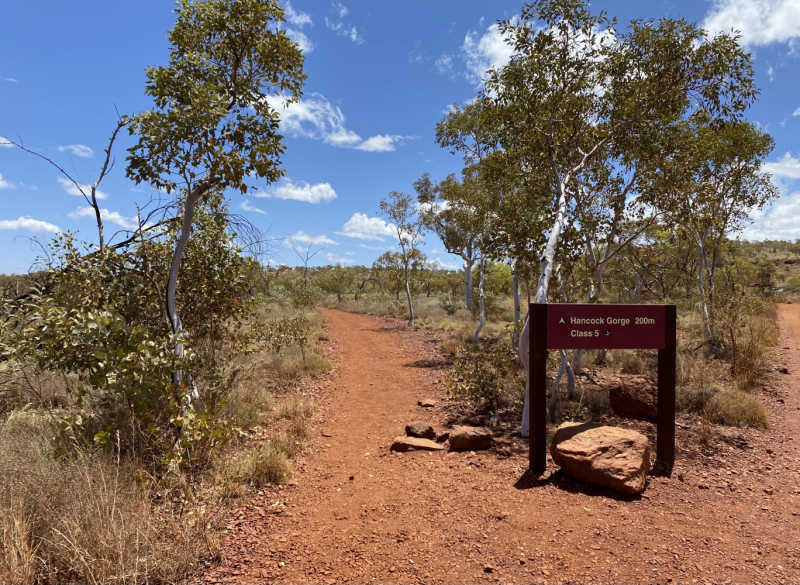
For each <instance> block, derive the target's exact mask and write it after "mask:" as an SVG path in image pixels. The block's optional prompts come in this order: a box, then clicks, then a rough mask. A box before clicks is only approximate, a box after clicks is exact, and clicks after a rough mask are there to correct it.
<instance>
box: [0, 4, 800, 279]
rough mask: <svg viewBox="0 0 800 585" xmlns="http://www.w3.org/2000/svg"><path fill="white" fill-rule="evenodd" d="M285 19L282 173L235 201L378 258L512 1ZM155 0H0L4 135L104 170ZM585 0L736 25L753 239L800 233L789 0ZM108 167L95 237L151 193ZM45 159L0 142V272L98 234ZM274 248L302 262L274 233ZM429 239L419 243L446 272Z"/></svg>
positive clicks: (162, 45) (495, 45)
mask: <svg viewBox="0 0 800 585" xmlns="http://www.w3.org/2000/svg"><path fill="white" fill-rule="evenodd" d="M284 6H285V7H287V16H288V21H289V22H287V24H286V29H287V31H289V32H290V34H291V35H292V36H293V38H294V39H295V40H296V41H297V42H298V43H299V44H300V45H301V46H302V48H303V49H304V52H305V55H306V73H307V75H308V79H307V83H306V86H305V90H304V96H303V99H302V101H301V102H300V104H299V105H297V106H293V107H292V108H291V109H290V110H286V111H285V112H284V113H283V120H282V124H283V131H284V134H285V136H286V138H285V144H286V147H287V150H286V154H285V155H284V157H283V163H284V167H285V169H286V178H285V179H284V180H283V181H281V182H280V183H278V184H275V185H270V186H267V185H264V186H263V189H262V191H261V192H260V194H261V195H262V197H253V196H249V197H244V196H241V195H239V194H232V195H231V209H232V210H234V211H236V212H238V213H241V214H242V215H245V216H246V217H247V218H248V219H250V220H251V221H252V222H253V223H255V224H256V225H257V226H259V227H260V228H262V229H264V230H267V229H268V230H269V234H270V235H271V236H273V237H275V238H282V237H284V236H288V235H291V234H294V235H295V238H296V240H297V241H298V242H300V243H304V244H306V245H307V244H309V243H316V244H318V245H324V246H325V249H324V250H322V252H321V253H320V254H319V255H318V256H317V257H316V259H315V260H317V261H318V262H317V263H319V264H327V263H331V262H337V261H340V262H343V263H353V262H354V263H357V264H367V265H369V264H371V263H372V261H373V260H374V259H375V258H376V257H377V256H378V255H379V254H381V253H382V252H383V251H385V250H387V249H389V248H390V246H391V244H392V238H391V235H389V232H388V230H387V227H386V225H385V224H384V223H382V222H381V221H380V220H379V219H377V218H376V217H375V212H376V211H377V209H378V202H379V200H380V199H381V198H382V197H385V196H386V195H387V194H388V193H389V192H390V191H392V190H398V191H406V192H413V191H412V188H411V183H412V182H413V181H414V180H416V179H417V178H418V177H419V176H420V175H421V174H422V173H423V172H426V171H427V172H429V173H430V174H431V175H432V177H433V178H434V179H441V178H444V177H445V176H446V175H447V174H448V173H451V172H458V171H459V169H460V166H461V159H460V157H457V156H452V155H450V154H449V152H447V151H446V150H443V149H440V148H438V147H437V146H436V144H435V142H434V132H435V125H436V123H437V122H438V121H439V120H441V118H442V117H443V116H444V112H445V110H446V108H447V107H448V105H450V104H453V103H463V102H465V101H467V100H469V99H471V98H472V97H473V96H474V95H475V92H476V90H477V87H478V85H479V83H480V79H481V75H482V72H483V71H485V70H486V69H487V68H489V67H490V66H493V65H495V66H497V65H502V64H503V63H504V60H505V59H507V57H508V50H507V48H506V47H505V45H504V44H503V43H502V40H501V39H500V38H499V37H498V35H497V32H496V26H495V24H494V23H495V21H496V20H498V19H502V18H508V17H511V16H513V15H515V14H518V13H519V11H520V8H521V6H522V3H521V2H519V1H513V2H512V1H507V0H495V1H493V2H491V3H489V2H477V1H467V0H436V1H430V0H428V1H425V2H423V1H420V0H409V1H407V2H366V1H361V2H355V1H347V2H344V3H338V2H335V3H331V2H329V1H328V2H321V1H320V2H317V1H311V0H294V1H293V2H292V3H291V4H288V3H284ZM172 8H173V5H172V4H171V3H170V2H168V1H166V0H158V1H156V0H137V2H124V3H123V2H108V1H107V0H81V1H80V2H64V1H63V0H26V1H25V2H4V3H3V8H2V19H0V136H7V137H9V138H13V139H17V138H21V139H22V140H23V141H24V143H25V145H26V146H28V147H29V148H32V149H35V150H36V151H37V152H39V153H41V154H42V155H44V156H47V157H49V158H52V159H53V160H54V161H55V162H57V163H58V164H59V165H61V166H62V167H63V168H64V169H65V170H67V171H69V172H70V173H71V174H72V175H73V176H74V177H76V178H78V179H79V180H80V181H81V182H83V183H89V182H92V181H93V180H94V179H95V178H96V176H97V173H98V171H99V168H100V166H101V165H102V150H103V149H104V148H105V147H106V145H107V143H108V137H109V135H110V133H111V131H112V130H113V127H114V124H115V120H116V113H115V107H116V108H117V109H118V110H119V111H120V112H121V113H134V112H137V111H140V110H143V109H147V108H148V107H149V106H150V104H149V101H148V99H147V98H146V97H145V96H144V93H143V87H144V79H145V78H144V68H145V67H146V66H148V65H157V64H163V63H164V62H165V61H166V59H167V55H168V43H167V40H166V33H167V31H168V30H169V29H170V27H171V26H172V24H173V21H174V14H173V13H172ZM593 8H594V9H596V10H598V9H603V10H606V11H607V12H608V13H609V14H611V15H616V16H617V17H618V18H619V21H620V23H621V24H622V23H625V22H627V21H628V20H630V19H632V18H658V17H660V16H673V17H678V16H680V17H684V18H686V19H688V20H692V21H696V22H700V23H702V24H703V25H704V26H706V27H707V28H709V29H711V30H730V29H731V28H736V29H739V30H741V31H742V34H743V42H744V43H745V44H746V46H747V47H748V48H749V50H750V51H752V52H753V55H754V64H755V71H756V80H757V84H758V86H759V87H760V88H761V90H762V94H761V98H760V100H759V102H758V103H757V104H756V105H755V106H754V107H753V108H752V110H751V111H750V113H749V118H750V119H751V120H753V121H756V122H758V123H759V124H760V125H761V126H762V127H763V128H765V129H766V130H767V131H768V132H770V133H771V134H772V136H773V137H774V139H775V141H776V143H777V147H776V149H775V151H774V152H773V153H772V155H771V156H770V157H769V160H770V164H769V165H768V170H770V171H771V172H772V173H773V174H774V175H775V177H776V182H777V183H778V184H779V185H780V187H781V192H782V196H781V199H780V200H779V201H778V202H777V203H776V204H775V205H774V206H773V208H772V209H770V210H768V211H766V212H765V213H761V214H758V216H757V217H755V223H754V224H753V225H752V226H751V227H749V228H748V229H747V230H746V232H745V236H746V237H748V238H750V239H764V238H773V239H779V238H780V239H792V240H793V239H795V238H800V160H798V159H800V132H799V131H800V92H798V89H799V88H800V84H798V79H800V0H716V1H713V2H705V1H691V2H689V1H685V2H663V3H659V2H647V3H643V2H620V1H616V2H612V1H598V2H595V3H594V5H593ZM130 143H131V142H130V139H129V138H128V137H127V136H123V137H122V139H120V140H119V141H118V142H117V144H116V147H115V150H114V152H115V154H116V156H117V161H118V162H117V166H116V167H115V168H114V170H113V172H112V173H111V175H110V176H108V177H107V178H106V179H105V181H104V182H103V184H102V186H101V190H102V191H103V194H104V195H106V198H105V199H103V201H102V205H103V208H104V209H105V210H106V211H105V213H106V224H107V227H106V231H107V233H109V232H110V233H113V232H114V231H115V230H117V229H124V228H126V227H130V226H131V225H132V222H133V221H134V220H133V218H134V217H135V215H136V204H137V203H138V204H140V205H144V204H146V203H147V202H148V200H149V198H150V193H149V191H147V190H146V189H145V190H138V189H141V188H140V187H139V188H137V187H136V186H135V185H134V184H133V183H132V182H130V181H128V180H127V179H125V176H124V174H125V173H124V157H125V150H126V148H127V147H128V146H129V145H130ZM60 177H61V176H60V174H59V173H58V171H57V170H55V169H53V168H52V167H51V166H50V165H48V164H47V163H45V162H44V161H41V160H40V159H38V158H36V157H34V156H32V155H30V154H26V153H24V152H21V151H18V150H17V149H15V148H10V147H3V146H2V145H0V200H2V206H1V207H0V247H1V248H2V250H3V253H2V254H1V255H0V272H4V273H11V272H24V271H26V270H27V269H28V267H29V266H30V264H31V262H32V261H33V260H34V258H35V256H36V252H35V251H34V250H32V249H31V246H30V242H29V240H28V238H30V237H31V236H40V237H45V238H47V237H49V236H51V235H52V234H53V233H54V231H55V230H62V231H67V230H71V231H79V234H80V236H81V237H84V238H86V239H89V240H91V239H92V238H93V237H94V223H93V219H92V217H90V216H87V215H86V211H85V207H86V204H85V202H84V201H83V199H82V198H81V197H78V196H75V195H74V194H70V191H74V188H73V189H70V188H69V185H67V184H65V183H64V181H63V177H61V180H60ZM276 249H277V253H278V256H279V258H278V260H279V261H284V262H287V263H290V264H296V257H294V256H293V253H292V252H291V251H289V250H287V249H286V248H285V247H284V246H283V245H282V244H281V243H280V242H278V243H277V248H276ZM441 250H442V246H441V244H440V243H439V242H438V241H436V240H435V238H434V237H433V236H429V237H428V243H427V245H426V246H425V248H424V251H425V252H426V253H427V254H428V256H429V257H430V258H431V259H439V260H441V261H442V262H443V263H445V265H447V266H450V267H453V268H455V267H456V266H457V265H458V264H459V262H457V260H456V258H455V257H452V256H448V255H447V254H443V253H441Z"/></svg>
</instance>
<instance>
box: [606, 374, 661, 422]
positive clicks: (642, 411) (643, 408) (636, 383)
mask: <svg viewBox="0 0 800 585" xmlns="http://www.w3.org/2000/svg"><path fill="white" fill-rule="evenodd" d="M608 391H609V394H610V398H611V409H612V410H613V411H614V412H615V413H616V414H619V415H622V416H643V417H645V418H656V417H657V416H658V383H657V382H656V381H655V380H653V379H652V378H645V377H643V376H631V377H623V378H617V379H615V380H613V381H612V382H611V383H610V384H609V386H608Z"/></svg>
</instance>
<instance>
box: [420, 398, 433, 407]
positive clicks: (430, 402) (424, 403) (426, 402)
mask: <svg viewBox="0 0 800 585" xmlns="http://www.w3.org/2000/svg"><path fill="white" fill-rule="evenodd" d="M417 404H418V405H419V406H421V407H422V408H433V407H434V406H436V401H435V400H433V399H431V398H426V399H424V400H418V401H417Z"/></svg>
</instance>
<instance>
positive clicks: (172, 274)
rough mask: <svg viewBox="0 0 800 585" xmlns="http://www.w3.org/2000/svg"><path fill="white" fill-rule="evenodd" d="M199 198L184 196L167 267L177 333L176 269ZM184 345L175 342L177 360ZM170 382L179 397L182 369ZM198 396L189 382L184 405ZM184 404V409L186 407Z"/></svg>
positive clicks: (171, 314) (179, 327)
mask: <svg viewBox="0 0 800 585" xmlns="http://www.w3.org/2000/svg"><path fill="white" fill-rule="evenodd" d="M198 199H199V195H198V194H197V193H194V192H190V193H188V194H187V196H186V204H185V206H184V210H183V220H182V222H181V233H180V236H179V237H178V242H177V243H176V244H175V251H174V252H173V254H172V262H171V263H170V267H169V280H168V281H167V316H168V317H169V322H170V325H171V326H172V332H173V333H174V334H178V333H180V332H181V331H182V330H183V327H182V325H181V318H180V316H179V315H178V309H177V307H176V305H175V292H176V289H177V286H178V271H179V270H180V267H181V258H182V257H183V252H184V250H185V249H186V244H187V243H188V241H189V236H191V234H192V223H193V221H194V206H195V204H196V203H197V200H198ZM183 354H184V347H183V343H181V342H180V341H179V342H177V343H176V344H175V357H176V358H178V360H181V359H182V358H183ZM172 383H173V384H174V387H175V395H176V397H177V398H178V399H180V394H181V392H182V391H183V370H182V369H181V368H180V367H178V368H176V369H175V371H174V373H173V374H172ZM198 398H199V396H198V394H197V388H196V387H195V386H194V385H193V384H190V386H189V392H188V394H187V401H186V406H188V405H190V404H191V403H192V402H193V401H195V400H197V399H198ZM186 406H184V410H185V409H186Z"/></svg>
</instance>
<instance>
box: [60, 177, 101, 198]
mask: <svg viewBox="0 0 800 585" xmlns="http://www.w3.org/2000/svg"><path fill="white" fill-rule="evenodd" d="M58 183H59V185H61V186H62V187H63V188H64V191H66V192H67V195H77V196H78V197H83V193H81V191H80V189H78V187H76V186H75V183H73V182H72V181H70V180H69V179H65V178H64V177H59V178H58ZM79 184H80V186H81V187H82V188H83V191H84V193H86V196H87V197H90V196H91V194H92V186H91V185H86V184H84V183H79ZM95 196H96V197H97V198H98V199H108V193H105V192H104V191H101V190H100V189H98V190H97V191H96V192H95Z"/></svg>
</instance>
